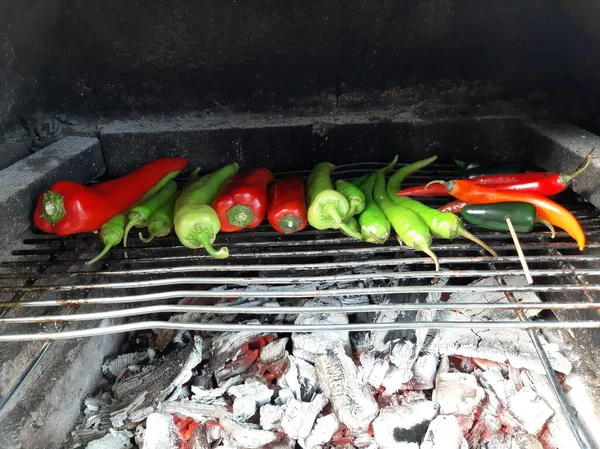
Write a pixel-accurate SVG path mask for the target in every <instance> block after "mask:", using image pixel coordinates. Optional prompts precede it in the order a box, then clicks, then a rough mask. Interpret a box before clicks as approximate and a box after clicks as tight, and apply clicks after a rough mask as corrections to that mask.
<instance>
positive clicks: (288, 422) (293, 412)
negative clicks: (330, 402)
mask: <svg viewBox="0 0 600 449" xmlns="http://www.w3.org/2000/svg"><path fill="white" fill-rule="evenodd" d="M325 404H327V398H326V397H325V396H324V395H323V394H318V395H316V396H315V398H314V399H313V400H312V401H310V402H301V401H298V400H297V399H291V400H290V401H288V402H287V404H286V405H285V412H284V414H283V419H282V420H281V427H282V429H283V430H284V431H285V433H286V434H287V435H288V436H289V437H290V438H293V439H294V440H297V439H299V438H306V437H308V436H309V435H310V431H311V429H312V428H313V425H314V423H315V420H316V419H317V416H318V414H319V413H320V412H321V410H323V407H325Z"/></svg>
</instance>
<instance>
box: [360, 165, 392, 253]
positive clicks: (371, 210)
mask: <svg viewBox="0 0 600 449" xmlns="http://www.w3.org/2000/svg"><path fill="white" fill-rule="evenodd" d="M374 185H375V173H371V174H370V175H369V176H368V177H367V180H366V181H365V182H363V183H362V184H361V185H360V189H361V190H362V192H363V193H364V195H365V210H363V211H362V213H361V214H360V215H359V216H358V224H359V225H360V232H361V234H362V236H363V238H364V239H365V241H366V242H369V243H379V244H382V243H385V242H386V241H387V239H388V238H389V237H390V222H389V220H388V219H387V217H386V216H385V213H384V212H383V211H382V210H381V208H380V207H379V206H378V205H377V203H376V202H375V200H373V186H374Z"/></svg>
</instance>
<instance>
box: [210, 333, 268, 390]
mask: <svg viewBox="0 0 600 449" xmlns="http://www.w3.org/2000/svg"><path fill="white" fill-rule="evenodd" d="M276 337H277V336H276V335H275V334H269V333H263V332H224V333H222V334H218V335H217V336H216V337H215V338H214V339H213V341H212V343H211V349H212V357H211V358H210V360H209V363H208V367H209V369H210V371H212V372H214V373H215V379H216V380H217V385H221V384H222V383H223V382H225V381H226V380H227V379H229V378H231V377H234V376H236V375H238V374H242V373H245V372H246V371H248V368H250V366H251V365H252V364H253V363H254V361H255V360H256V359H257V358H258V354H259V352H260V349H261V348H262V347H263V346H265V345H266V344H267V343H269V342H271V341H272V340H274V339H275V338H276Z"/></svg>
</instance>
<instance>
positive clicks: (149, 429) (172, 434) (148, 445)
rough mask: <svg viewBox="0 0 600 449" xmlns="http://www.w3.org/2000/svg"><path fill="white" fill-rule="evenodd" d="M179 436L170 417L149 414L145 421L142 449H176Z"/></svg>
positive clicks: (161, 414) (160, 414)
mask: <svg viewBox="0 0 600 449" xmlns="http://www.w3.org/2000/svg"><path fill="white" fill-rule="evenodd" d="M180 440H181V434H180V433H179V430H178V429H177V426H175V423H174V421H173V416H172V415H166V414H163V413H151V414H150V415H149V416H148V419H146V431H145V432H144V449H178V447H179V444H178V441H180Z"/></svg>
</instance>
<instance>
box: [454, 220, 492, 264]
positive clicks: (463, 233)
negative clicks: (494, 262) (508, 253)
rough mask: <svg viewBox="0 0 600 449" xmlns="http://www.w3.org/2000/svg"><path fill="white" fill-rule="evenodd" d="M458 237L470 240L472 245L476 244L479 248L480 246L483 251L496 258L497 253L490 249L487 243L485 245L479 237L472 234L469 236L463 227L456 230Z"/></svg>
mask: <svg viewBox="0 0 600 449" xmlns="http://www.w3.org/2000/svg"><path fill="white" fill-rule="evenodd" d="M458 235H460V236H461V237H464V238H466V239H469V240H471V241H472V242H473V243H477V244H478V245H479V246H481V247H482V248H483V249H485V250H486V251H487V252H488V253H490V254H491V255H492V256H494V257H498V253H497V252H496V251H494V250H493V249H492V248H490V247H489V246H488V245H487V243H485V242H484V241H483V240H481V239H480V238H479V237H475V236H474V235H473V234H471V233H470V232H469V231H467V230H466V229H465V228H464V227H463V226H461V227H460V228H458Z"/></svg>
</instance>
